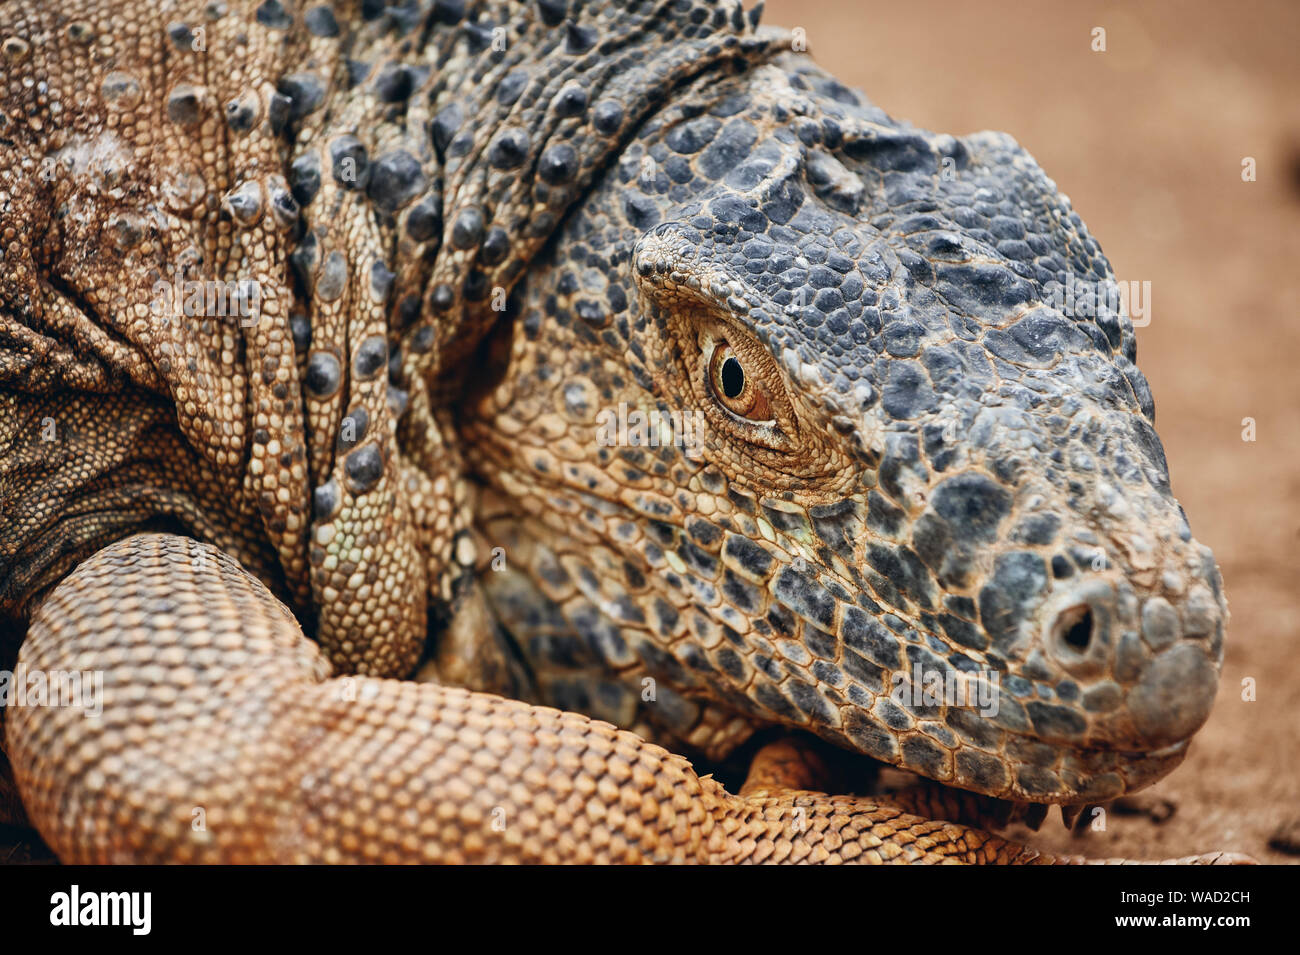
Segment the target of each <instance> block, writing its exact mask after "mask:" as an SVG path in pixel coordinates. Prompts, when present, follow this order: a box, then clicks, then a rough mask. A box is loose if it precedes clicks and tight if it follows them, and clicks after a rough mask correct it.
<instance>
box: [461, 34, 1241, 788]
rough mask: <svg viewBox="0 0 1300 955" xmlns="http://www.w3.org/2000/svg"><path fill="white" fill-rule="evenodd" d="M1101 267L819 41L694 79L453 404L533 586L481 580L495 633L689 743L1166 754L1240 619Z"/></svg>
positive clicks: (1067, 778)
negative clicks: (899, 115)
mask: <svg viewBox="0 0 1300 955" xmlns="http://www.w3.org/2000/svg"><path fill="white" fill-rule="evenodd" d="M1113 289H1114V285H1113V274H1112V271H1111V268H1110V265H1109V264H1108V263H1107V261H1106V259H1105V257H1104V256H1103V255H1102V254H1101V251H1100V249H1099V247H1098V245H1097V242H1096V241H1095V240H1094V239H1093V238H1092V236H1091V235H1090V234H1089V233H1088V231H1087V229H1086V228H1085V227H1084V225H1083V223H1082V222H1081V221H1080V219H1079V217H1078V215H1076V214H1075V213H1074V212H1073V211H1072V210H1071V207H1070V204H1069V201H1068V200H1067V199H1066V198H1065V197H1064V196H1062V195H1061V194H1060V193H1059V192H1058V191H1057V188H1056V186H1055V185H1054V184H1053V183H1052V182H1051V181H1050V180H1049V179H1048V178H1047V177H1046V176H1045V175H1044V174H1043V173H1042V171H1041V170H1040V169H1039V167H1038V166H1037V164H1036V163H1035V162H1034V160H1033V159H1032V157H1030V156H1029V155H1028V154H1027V153H1026V152H1025V151H1024V150H1022V149H1021V148H1020V147H1019V146H1018V145H1017V144H1016V143H1015V142H1014V141H1013V140H1012V139H1011V138H1009V137H1008V136H1005V135H1002V134H993V133H979V134H976V135H973V136H967V137H963V138H954V137H952V136H946V135H933V134H930V133H926V132H923V131H920V130H917V129H914V128H912V127H910V126H908V125H906V124H903V123H899V122H896V121H894V120H892V119H890V118H889V117H888V116H886V115H885V114H884V113H883V112H881V111H880V110H879V109H876V108H875V107H872V106H870V105H868V104H866V103H865V102H864V101H863V100H862V99H861V98H860V97H859V96H858V95H857V94H855V93H852V92H850V91H849V90H847V89H845V88H844V87H843V86H841V85H840V84H838V83H837V82H835V81H834V80H833V79H831V78H829V77H828V76H826V75H825V74H824V73H821V72H820V71H818V70H816V69H815V68H813V67H812V66H811V65H809V64H808V63H807V61H806V60H804V59H802V58H789V59H781V60H778V61H776V62H775V63H771V64H768V65H763V66H758V67H755V68H753V69H750V70H748V71H745V72H743V73H741V74H740V75H718V76H713V77H711V78H707V79H705V80H699V81H697V82H695V83H694V84H693V85H692V86H691V87H690V88H688V89H683V90H679V91H676V92H675V93H674V97H673V99H672V101H671V102H670V103H669V105H668V106H667V107H665V108H664V109H662V110H661V111H660V112H659V113H657V114H656V115H655V116H654V117H653V118H652V119H651V120H649V121H648V122H647V123H646V124H645V125H644V126H643V127H642V128H641V129H640V130H639V131H638V132H637V134H636V136H635V137H634V138H632V139H630V141H629V142H628V143H627V144H626V145H625V147H624V148H623V150H622V153H621V157H620V160H619V162H618V164H617V166H616V167H614V168H611V169H610V170H609V171H608V172H607V174H605V175H604V176H603V177H602V178H600V179H598V180H597V181H596V183H595V185H594V186H593V188H592V189H591V190H590V192H589V193H588V194H587V195H586V196H585V198H583V199H582V200H581V202H580V203H579V204H578V205H577V207H576V208H575V209H574V210H573V211H572V213H571V214H570V217H569V218H568V220H567V221H566V223H565V224H564V226H563V228H562V230H561V233H560V235H559V236H558V237H557V238H556V240H555V241H554V242H553V243H552V244H551V245H550V246H549V247H548V251H547V253H546V256H545V258H544V260H543V261H541V262H540V263H535V267H534V269H533V272H532V274H531V275H530V277H529V278H528V280H527V284H526V285H525V286H524V288H523V290H522V294H521V295H520V296H519V302H520V306H519V309H518V310H517V313H516V314H515V316H514V318H513V321H512V323H511V324H510V325H509V327H508V328H507V329H506V330H505V332H504V334H505V335H506V337H507V339H508V347H507V348H506V349H503V352H502V357H503V358H504V359H505V362H504V372H503V377H502V379H501V381H500V383H499V384H497V385H496V386H495V387H494V388H492V389H490V390H488V391H487V392H486V394H485V396H484V397H482V398H481V399H480V400H479V401H478V403H477V405H476V407H475V408H474V410H473V411H472V413H471V414H470V415H468V418H469V422H468V424H467V431H468V433H469V434H470V435H471V436H472V437H473V439H474V445H475V450H474V451H473V452H472V453H473V454H474V456H475V458H476V461H477V463H478V469H479V471H480V473H481V474H482V476H483V480H484V481H485V483H486V484H488V485H489V486H490V487H491V488H493V490H492V492H491V495H490V496H492V497H494V498H495V500H496V502H497V503H496V504H495V505H494V507H495V510H494V511H493V514H494V515H495V516H489V517H488V518H487V519H485V524H484V526H485V529H486V532H487V535H488V536H489V538H493V539H494V540H498V541H499V542H502V543H503V544H505V546H506V553H507V555H508V558H509V559H510V560H514V561H515V562H516V566H517V568H519V569H522V570H523V571H524V572H525V575H526V576H527V578H528V579H529V580H530V581H531V584H530V586H533V587H535V588H536V589H537V590H539V591H541V592H542V593H543V594H545V596H546V598H547V602H548V606H549V607H551V608H552V610H551V611H548V612H546V613H540V612H537V611H535V610H528V611H524V610H522V609H520V608H522V607H524V606H525V605H529V604H528V602H527V601H526V600H524V599H523V598H522V597H520V596H519V594H518V588H517V586H516V585H514V584H512V585H509V586H507V585H505V584H503V583H502V584H498V585H496V589H495V599H496V602H497V605H498V611H499V613H500V615H501V617H502V619H503V622H505V623H506V625H507V626H508V627H510V628H511V629H513V630H514V631H515V632H516V635H517V637H518V638H519V639H520V640H521V641H522V642H523V643H524V644H525V645H526V646H528V647H529V648H530V650H529V653H530V655H531V656H532V657H533V658H534V665H535V667H538V668H540V669H542V670H546V669H547V668H552V669H553V670H556V671H562V670H564V668H565V667H571V668H574V669H575V670H577V669H582V668H583V667H584V666H586V665H588V663H589V662H590V661H592V660H595V661H597V662H598V663H599V664H600V665H601V666H603V667H605V668H606V669H607V670H608V671H610V672H622V673H627V674H632V675H634V676H637V677H641V676H643V675H647V674H648V675H649V677H651V678H653V680H654V681H655V687H656V690H655V692H654V693H653V694H652V695H653V696H654V698H655V701H656V702H644V704H643V705H642V706H641V707H640V713H639V715H638V716H637V718H636V719H637V720H641V721H646V722H649V723H651V724H654V723H656V722H657V723H658V724H659V725H666V726H668V727H669V728H670V729H671V730H672V731H673V733H674V734H676V736H677V737H678V738H680V739H683V740H686V741H687V742H692V743H695V744H696V745H698V746H700V747H701V748H703V749H705V750H706V751H710V750H712V751H717V750H719V749H722V748H725V746H726V744H727V742H728V740H732V739H734V734H735V731H734V727H735V725H736V724H737V722H738V723H740V724H743V725H745V726H753V725H759V724H764V723H777V724H785V725H789V726H794V727H801V728H804V729H807V730H809V731H811V732H814V733H816V734H818V735H820V736H822V737H824V738H826V739H828V740H832V741H834V742H837V743H839V744H841V745H843V746H845V747H848V748H851V749H854V750H857V751H860V752H862V753H867V754H870V755H871V756H874V757H878V758H879V759H882V760H885V761H887V762H889V763H893V764H896V765H898V766H902V767H905V768H907V769H911V770H915V771H916V772H919V773H922V774H924V775H926V776H929V777H932V778H934V779H936V780H940V781H942V782H945V783H948V784H951V785H954V786H958V787H961V788H965V789H969V790H974V791H977V792H981V793H985V794H988V795H993V796H1000V797H1006V798H1011V799H1014V800H1019V801H1031V802H1061V803H1083V802H1088V801H1093V800H1100V799H1106V798H1110V797H1113V796H1115V795H1118V794H1120V793H1122V792H1125V791H1130V790H1132V789H1135V788H1138V787H1140V786H1143V785H1145V784H1147V783H1149V782H1151V781H1153V780H1154V779H1156V778H1158V777H1160V776H1162V775H1164V774H1165V773H1166V772H1168V771H1169V770H1170V769H1171V768H1172V767H1173V766H1175V765H1177V763H1178V762H1179V761H1180V760H1181V758H1182V755H1183V752H1184V750H1185V746H1186V742H1187V740H1188V738H1189V737H1190V736H1191V735H1192V733H1193V732H1195V730H1196V729H1197V728H1198V727H1199V726H1200V725H1201V724H1202V723H1203V722H1204V721H1205V719H1206V717H1207V716H1208V714H1209V710H1210V707H1211V704H1212V702H1213V698H1214V694H1215V690H1216V686H1217V679H1218V669H1219V665H1220V661H1221V657H1222V640H1223V624H1224V618H1225V616H1226V608H1225V604H1224V598H1223V594H1222V589H1221V581H1220V577H1219V573H1218V570H1217V568H1216V566H1215V562H1214V559H1213V556H1212V555H1211V553H1210V551H1209V550H1208V549H1207V548H1205V547H1204V546H1202V545H1200V544H1198V543H1197V542H1196V541H1195V540H1194V539H1193V538H1192V536H1191V533H1190V531H1189V529H1188V525H1187V521H1186V519H1185V517H1184V514H1183V511H1182V509H1181V508H1180V506H1179V504H1178V502H1177V501H1176V500H1175V499H1174V497H1173V495H1172V494H1171V491H1170V485H1169V476H1168V470H1167V466H1166V461H1165V456H1164V453H1163V450H1162V448H1161V444H1160V440H1159V439H1158V438H1157V436H1156V433H1155V431H1154V429H1153V427H1152V422H1153V408H1152V401H1151V395H1150V391H1149V389H1148V387H1147V382H1146V380H1145V378H1144V377H1143V376H1142V373H1141V372H1140V371H1138V369H1137V368H1136V366H1135V365H1134V359H1135V355H1136V350H1135V342H1134V334H1133V329H1132V323H1131V321H1130V320H1129V318H1127V317H1126V316H1125V315H1124V314H1121V313H1120V310H1119V309H1118V307H1117V303H1116V302H1115V301H1114V300H1113ZM1097 293H1102V294H1100V295H1098V294H1097ZM1089 294H1090V295H1091V296H1092V297H1091V298H1089V299H1087V300H1086V301H1085V299H1084V298H1083V297H1081V296H1085V295H1089ZM1099 298H1100V301H1099V300H1098V299H1099ZM652 412H653V413H654V414H652ZM638 413H639V414H640V415H641V417H637V415H638ZM490 576H491V575H489V577H490ZM489 584H490V586H491V581H489ZM529 606H531V605H529ZM566 628H567V630H568V631H571V632H572V634H573V636H571V637H562V636H561V634H562V633H564V632H566ZM566 641H567V642H566ZM538 661H540V662H538ZM575 661H576V662H575ZM719 710H721V711H723V712H725V713H726V714H727V716H728V717H729V718H731V722H726V721H723V720H719V719H718V718H717V717H716V716H712V717H711V716H709V715H708V714H710V713H716V712H718V711H719ZM724 724H725V725H724Z"/></svg>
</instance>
